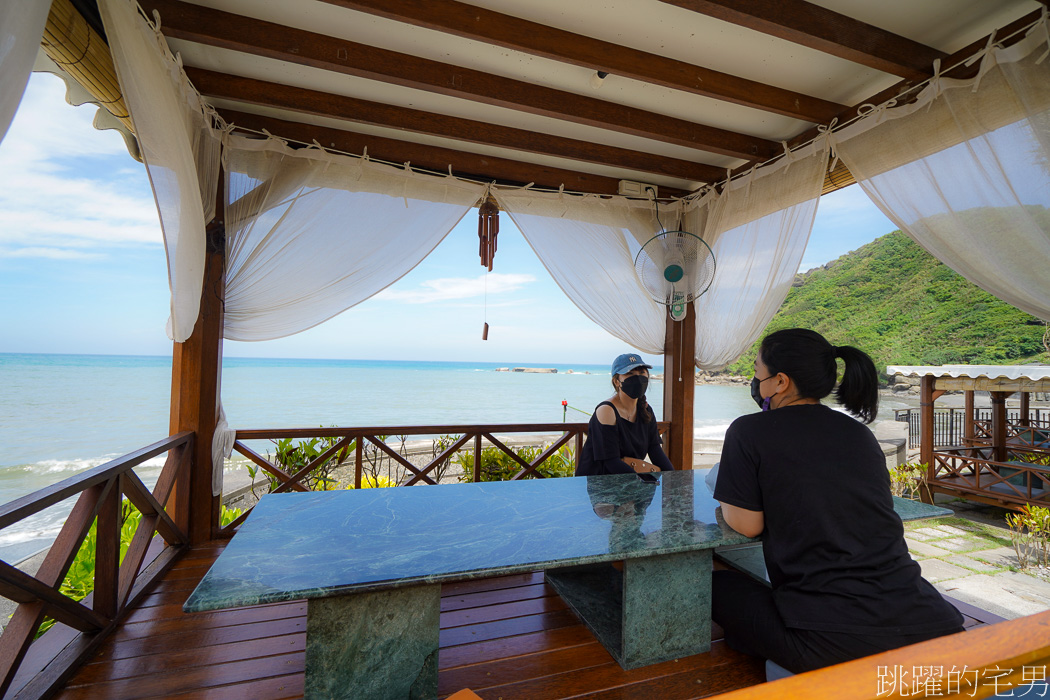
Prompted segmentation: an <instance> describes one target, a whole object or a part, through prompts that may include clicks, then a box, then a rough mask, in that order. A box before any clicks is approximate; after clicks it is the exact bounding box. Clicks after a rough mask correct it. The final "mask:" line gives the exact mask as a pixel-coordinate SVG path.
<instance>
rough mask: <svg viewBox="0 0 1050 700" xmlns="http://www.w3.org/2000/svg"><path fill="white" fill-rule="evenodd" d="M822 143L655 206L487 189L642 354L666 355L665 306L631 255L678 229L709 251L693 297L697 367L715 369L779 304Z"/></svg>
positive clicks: (603, 322) (818, 180)
mask: <svg viewBox="0 0 1050 700" xmlns="http://www.w3.org/2000/svg"><path fill="white" fill-rule="evenodd" d="M827 161H828V153H827V146H826V139H823V138H822V139H821V140H820V142H819V143H818V144H814V145H811V146H809V147H807V148H806V149H804V150H802V151H800V152H798V153H792V154H790V155H787V156H785V157H784V158H781V159H780V160H779V161H777V162H776V163H773V164H772V165H769V166H767V167H765V168H759V169H757V170H755V171H754V172H752V173H750V174H748V175H747V176H745V177H742V178H738V179H737V180H734V181H733V182H732V183H730V184H729V185H728V186H727V187H726V189H725V191H724V192H723V193H721V194H720V195H719V194H716V193H714V192H712V193H709V194H707V195H705V196H704V197H702V198H699V199H695V200H687V201H677V202H672V203H662V204H661V205H660V215H659V220H657V216H656V214H655V211H654V208H653V207H654V205H653V203H651V202H646V201H637V200H629V199H625V198H623V197H598V196H593V195H588V196H582V197H581V196H578V195H567V194H563V193H541V192H533V191H530V190H528V189H524V190H499V189H498V190H495V191H494V195H495V197H496V200H497V201H498V202H499V203H500V206H501V207H503V209H504V210H505V211H506V212H507V213H508V214H509V215H510V217H511V219H512V220H513V221H514V223H515V224H516V225H517V227H518V228H519V229H520V230H521V232H522V234H524V236H525V239H526V240H527V241H528V242H529V245H531V246H532V249H533V250H534V251H535V252H536V255H537V256H538V257H539V259H540V261H541V262H542V263H543V264H544V266H545V267H546V268H547V270H548V271H549V272H550V273H551V276H552V277H553V278H554V280H555V282H557V283H558V286H559V287H561V288H562V291H564V292H565V294H566V295H567V296H568V297H569V299H571V300H572V302H573V303H574V304H576V306H577V307H579V309H580V310H581V311H583V313H584V314H586V315H587V317H588V318H590V319H591V320H592V321H594V322H595V323H597V324H598V325H599V326H601V327H602V328H604V329H605V330H606V331H608V332H609V333H611V334H612V335H614V336H616V337H617V338H620V339H621V340H623V341H625V342H627V343H628V344H630V345H631V346H633V347H635V348H637V349H638V350H641V351H642V352H648V353H654V354H661V353H663V351H664V334H665V329H666V318H667V308H666V307H665V306H663V305H662V304H658V303H656V302H655V301H653V300H652V298H651V297H650V296H649V294H648V293H647V292H646V291H645V289H644V288H643V287H642V285H641V283H640V282H639V281H638V276H637V275H636V274H635V270H634V258H635V256H636V255H637V252H638V250H639V248H640V247H641V246H642V245H644V243H645V242H646V241H647V240H648V239H649V238H651V237H652V236H653V235H654V234H656V233H658V232H659V231H660V230H661V227H663V228H665V229H668V230H674V229H676V228H678V227H679V226H681V228H682V229H683V230H685V231H689V232H691V233H695V234H697V235H699V236H700V237H701V238H703V239H704V240H705V242H706V243H707V244H708V245H709V246H711V249H712V252H713V253H714V256H715V263H716V270H715V276H714V281H713V282H712V284H711V287H710V289H709V290H708V292H707V293H706V294H705V295H703V296H701V297H700V298H699V299H698V300H697V301H695V302H694V309H695V310H696V314H697V325H696V340H697V342H696V358H695V360H696V364H697V365H698V366H699V367H702V368H704V369H718V368H721V367H724V366H725V365H726V364H728V363H730V362H732V361H733V360H735V359H736V358H737V357H738V356H739V355H740V354H741V353H743V352H744V350H746V349H747V348H748V346H749V345H750V344H751V343H753V342H754V341H755V339H756V338H757V337H758V334H759V333H761V332H762V329H763V328H765V326H766V324H767V323H768V322H769V320H770V319H771V318H772V317H773V314H775V313H776V311H777V309H778V308H780V304H781V303H782V302H783V301H784V297H785V296H787V293H788V291H789V290H790V289H791V281H792V280H793V279H794V276H795V273H796V272H797V270H798V265H799V263H800V262H801V260H802V254H803V252H805V249H806V243H807V241H808V240H809V233H810V231H811V229H812V227H813V219H814V217H815V215H816V211H817V200H818V198H819V196H820V190H821V186H822V184H823V182H824V173H825V171H826V167H827Z"/></svg>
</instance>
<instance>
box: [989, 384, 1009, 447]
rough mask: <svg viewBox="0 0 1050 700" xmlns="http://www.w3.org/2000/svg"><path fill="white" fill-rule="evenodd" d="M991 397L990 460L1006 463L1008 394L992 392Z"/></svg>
mask: <svg viewBox="0 0 1050 700" xmlns="http://www.w3.org/2000/svg"><path fill="white" fill-rule="evenodd" d="M991 395H992V459H993V460H994V461H996V462H1005V461H1006V397H1007V395H1008V392H1005V391H993V392H991Z"/></svg>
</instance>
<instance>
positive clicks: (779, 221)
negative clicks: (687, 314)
mask: <svg viewBox="0 0 1050 700" xmlns="http://www.w3.org/2000/svg"><path fill="white" fill-rule="evenodd" d="M827 165H828V150H827V143H826V139H825V138H821V139H820V141H818V142H817V143H815V144H812V145H810V146H808V147H806V148H804V149H801V150H799V151H797V152H794V153H791V154H788V155H786V156H785V157H783V158H781V159H780V160H778V161H776V162H775V163H772V164H770V165H768V166H765V167H763V168H758V169H757V170H755V171H753V172H752V173H749V174H748V175H746V176H744V177H741V178H738V179H736V180H733V181H732V182H731V183H729V185H728V186H727V187H726V188H725V190H723V192H722V193H721V196H719V197H708V198H705V199H702V200H699V201H697V202H694V203H690V204H688V205H687V219H686V220H689V218H690V217H703V218H706V219H707V224H706V226H705V229H704V230H705V233H704V239H705V240H706V241H707V243H708V245H710V246H711V250H712V252H714V255H715V262H716V264H717V269H716V271H715V280H714V283H713V284H712V285H711V289H710V290H708V292H707V294H705V295H703V296H702V297H700V298H699V299H697V300H696V301H695V302H693V307H694V309H695V310H696V365H697V366H698V367H700V368H701V369H712V370H713V369H721V368H722V367H724V366H725V365H727V364H729V363H730V362H732V361H733V360H735V359H736V358H737V357H739V356H740V355H741V354H742V353H743V352H744V351H745V350H747V348H748V347H749V346H750V345H751V343H753V342H755V340H756V339H757V338H758V336H759V334H760V333H761V332H762V330H763V329H764V328H765V327H766V324H768V323H769V320H770V319H771V318H773V315H774V314H776V312H777V309H779V308H780V305H781V304H782V303H783V302H784V297H786V296H787V293H788V292H789V291H790V290H791V282H792V280H794V278H795V273H796V272H797V271H798V266H799V263H801V262H802V254H803V253H804V252H805V250H806V243H807V242H808V241H809V234H810V231H812V229H813V219H814V218H815V217H816V214H817V202H818V200H819V198H820V191H821V188H822V186H823V184H824V174H825V172H826V171H827Z"/></svg>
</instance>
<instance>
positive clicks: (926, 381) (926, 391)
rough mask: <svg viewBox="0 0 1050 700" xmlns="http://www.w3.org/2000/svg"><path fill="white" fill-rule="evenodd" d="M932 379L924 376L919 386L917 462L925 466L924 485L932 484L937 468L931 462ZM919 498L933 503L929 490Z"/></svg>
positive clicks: (930, 376) (923, 492) (923, 491)
mask: <svg viewBox="0 0 1050 700" xmlns="http://www.w3.org/2000/svg"><path fill="white" fill-rule="evenodd" d="M934 379H935V378H934V377H933V376H932V375H926V376H924V377H922V379H921V380H920V384H919V430H920V436H919V437H920V439H919V461H920V462H922V463H923V464H925V465H926V483H927V484H932V482H933V478H934V474H935V473H936V471H937V467H936V465H935V464H934V461H933V404H934V401H935V399H934V396H933V383H934ZM919 497H920V498H921V499H922V501H923V502H924V503H933V494H932V493H930V490H929V489H928V488H927V489H922V493H920V494H919Z"/></svg>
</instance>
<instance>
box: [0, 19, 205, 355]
mask: <svg viewBox="0 0 1050 700" xmlns="http://www.w3.org/2000/svg"><path fill="white" fill-rule="evenodd" d="M8 4H17V3H8ZM99 10H100V12H101V14H102V21H103V24H104V25H105V27H106V34H107V36H108V38H109V46H110V52H111V53H112V54H113V64H114V66H115V67H116V71H117V78H118V80H119V81H120V88H121V91H122V93H123V95H124V100H125V102H126V103H127V105H128V111H129V112H130V114H131V121H132V123H133V124H134V125H135V135H136V137H137V138H138V141H139V146H140V148H141V152H142V157H143V161H144V162H145V164H146V172H147V174H148V175H149V178H150V184H151V185H152V187H153V196H154V199H155V200H156V202H157V211H158V213H159V214H160V225H161V229H162V231H163V236H164V250H165V252H166V254H167V258H168V284H169V285H170V287H171V317H170V318H169V319H168V327H167V332H168V336H169V337H170V338H171V339H172V340H175V341H176V342H182V341H184V340H186V339H187V338H188V337H189V336H190V334H191V333H192V332H193V326H194V324H196V322H197V316H198V314H199V312H200V298H201V288H202V286H203V279H204V253H205V240H204V239H205V236H204V226H205V223H206V222H207V221H209V220H210V219H211V218H212V217H213V216H214V212H215V196H216V194H215V193H216V190H217V187H218V172H219V139H218V135H217V134H216V133H215V132H214V131H213V130H212V128H211V118H210V116H209V115H208V114H206V113H205V111H204V108H203V105H202V104H201V101H200V98H199V96H198V95H197V94H196V92H194V90H193V89H192V88H191V87H190V85H189V82H188V81H187V79H186V74H185V73H184V72H183V71H182V66H181V65H179V63H178V61H177V60H176V59H175V58H174V57H172V56H171V54H170V53H169V52H168V50H167V44H166V43H165V41H164V38H163V37H162V36H161V35H160V34H159V33H158V32H156V31H154V29H153V28H152V27H150V26H149V24H148V23H147V22H146V21H145V19H144V18H143V17H142V16H141V15H140V14H139V13H138V10H137V4H136V3H134V2H131V1H130V0H99Z"/></svg>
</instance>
